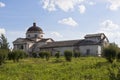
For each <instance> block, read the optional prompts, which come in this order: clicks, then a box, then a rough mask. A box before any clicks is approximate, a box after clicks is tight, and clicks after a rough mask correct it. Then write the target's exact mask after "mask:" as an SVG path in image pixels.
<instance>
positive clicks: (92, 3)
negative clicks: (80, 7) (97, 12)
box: [88, 2, 96, 6]
mask: <svg viewBox="0 0 120 80" xmlns="http://www.w3.org/2000/svg"><path fill="white" fill-rule="evenodd" d="M88 4H89V5H91V6H93V5H95V4H96V3H95V2H88Z"/></svg>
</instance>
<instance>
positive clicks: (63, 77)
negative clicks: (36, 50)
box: [0, 57, 120, 80]
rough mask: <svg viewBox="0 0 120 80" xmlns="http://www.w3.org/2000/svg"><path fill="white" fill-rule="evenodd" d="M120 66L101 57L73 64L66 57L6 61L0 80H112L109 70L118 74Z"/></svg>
mask: <svg viewBox="0 0 120 80" xmlns="http://www.w3.org/2000/svg"><path fill="white" fill-rule="evenodd" d="M119 65H120V63H118V62H117V63H115V64H110V63H108V62H107V61H106V60H105V59H104V58H99V57H80V58H73V59H72V61H71V62H66V61H65V60H64V57H62V58H60V59H59V60H56V59H55V58H51V59H50V60H49V61H46V60H45V59H40V58H36V59H35V58H27V59H22V60H20V62H18V63H13V61H6V63H5V64H3V65H2V66H0V80H110V79H109V74H110V73H109V70H108V68H113V69H112V70H113V71H114V72H115V73H116V74H117V72H118V67H119Z"/></svg>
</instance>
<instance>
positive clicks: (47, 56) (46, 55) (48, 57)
mask: <svg viewBox="0 0 120 80" xmlns="http://www.w3.org/2000/svg"><path fill="white" fill-rule="evenodd" d="M44 55H45V58H46V61H48V60H49V59H50V52H48V51H45V52H44Z"/></svg>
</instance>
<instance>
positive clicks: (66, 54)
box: [64, 50, 72, 61]
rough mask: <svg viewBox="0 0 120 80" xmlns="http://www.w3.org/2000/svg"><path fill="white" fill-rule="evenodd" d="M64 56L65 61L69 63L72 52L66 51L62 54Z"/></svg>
mask: <svg viewBox="0 0 120 80" xmlns="http://www.w3.org/2000/svg"><path fill="white" fill-rule="evenodd" d="M64 56H65V59H66V61H71V60H72V51H68V50H66V51H65V52H64Z"/></svg>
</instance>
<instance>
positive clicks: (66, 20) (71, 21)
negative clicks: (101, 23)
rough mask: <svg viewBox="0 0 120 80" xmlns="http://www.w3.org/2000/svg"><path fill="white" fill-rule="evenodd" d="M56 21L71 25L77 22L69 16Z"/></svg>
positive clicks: (75, 24)
mask: <svg viewBox="0 0 120 80" xmlns="http://www.w3.org/2000/svg"><path fill="white" fill-rule="evenodd" d="M58 23H60V24H65V25H69V26H73V27H75V26H77V25H78V23H77V22H76V21H75V20H73V19H72V18H71V17H69V18H64V19H62V20H59V21H58Z"/></svg>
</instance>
